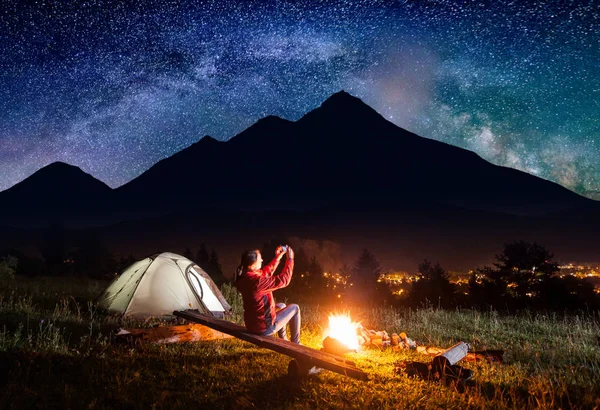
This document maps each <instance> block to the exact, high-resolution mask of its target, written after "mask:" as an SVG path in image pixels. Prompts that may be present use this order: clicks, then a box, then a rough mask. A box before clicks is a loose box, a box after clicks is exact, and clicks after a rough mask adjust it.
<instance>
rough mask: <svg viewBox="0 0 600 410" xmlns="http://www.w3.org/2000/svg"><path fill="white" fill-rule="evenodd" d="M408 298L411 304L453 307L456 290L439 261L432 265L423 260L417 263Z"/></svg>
mask: <svg viewBox="0 0 600 410" xmlns="http://www.w3.org/2000/svg"><path fill="white" fill-rule="evenodd" d="M408 300H409V302H410V304H411V305H412V306H423V305H432V306H435V307H439V308H444V309H448V308H453V307H454V306H455V305H456V290H455V287H454V285H453V284H452V283H450V276H449V275H448V273H447V272H446V271H445V270H444V268H442V266H441V265H440V264H439V263H436V264H435V265H433V264H432V263H431V262H429V261H428V260H424V261H423V262H422V263H421V264H420V265H419V272H418V273H417V275H416V280H415V282H413V284H412V286H411V288H410V291H409V294H408Z"/></svg>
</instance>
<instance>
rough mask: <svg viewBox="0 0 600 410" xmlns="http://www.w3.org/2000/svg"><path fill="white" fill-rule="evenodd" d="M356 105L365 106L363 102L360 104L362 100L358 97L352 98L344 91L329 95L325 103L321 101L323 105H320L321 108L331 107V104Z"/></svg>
mask: <svg viewBox="0 0 600 410" xmlns="http://www.w3.org/2000/svg"><path fill="white" fill-rule="evenodd" d="M356 103H361V104H363V105H366V104H365V103H364V102H362V100H361V99H360V98H358V97H355V96H353V95H352V94H350V93H348V92H346V91H344V90H340V91H338V92H337V93H334V94H331V96H330V97H329V98H327V99H326V100H325V101H323V104H321V107H324V106H326V105H331V104H336V105H338V104H346V105H347V104H356Z"/></svg>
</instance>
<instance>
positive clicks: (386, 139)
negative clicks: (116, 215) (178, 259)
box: [116, 91, 593, 214]
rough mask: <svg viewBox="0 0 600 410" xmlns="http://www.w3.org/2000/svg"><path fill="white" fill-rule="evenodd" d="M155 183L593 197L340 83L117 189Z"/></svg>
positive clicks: (230, 191)
mask: <svg viewBox="0 0 600 410" xmlns="http://www.w3.org/2000/svg"><path fill="white" fill-rule="evenodd" d="M157 186H169V187H170V188H171V189H173V190H174V191H180V190H185V191H186V192H187V193H186V196H187V198H189V199H190V200H194V201H196V200H197V201H199V203H202V204H204V205H207V206H208V205H210V206H219V207H221V206H225V207H227V208H228V209H300V210H307V209H314V208H315V207H323V206H361V207H364V206H367V207H368V206H369V205H370V204H372V203H373V202H381V201H388V202H395V203H406V202H410V203H414V202H418V203H425V202H426V203H431V202H435V203H440V204H451V205H454V206H458V207H463V208H466V209H481V210H491V211H499V212H507V213H517V214H544V213H548V212H555V211H559V210H564V209H574V208H578V207H581V206H592V205H591V204H592V203H593V201H591V200H588V199H586V198H584V197H581V196H579V195H577V194H576V193H574V192H572V191H569V190H568V189H566V188H564V187H562V186H560V185H558V184H555V183H553V182H550V181H546V180H543V179H541V178H538V177H535V176H532V175H529V174H527V173H524V172H521V171H517V170H514V169H510V168H505V167H500V166H496V165H493V164H491V163H489V162H487V161H485V160H483V159H482V158H481V157H479V156H478V155H476V154H475V153H473V152H471V151H467V150H464V149H462V148H458V147H454V146H451V145H448V144H445V143H442V142H439V141H434V140H430V139H427V138H422V137H419V136H418V135H416V134H413V133H411V132H409V131H406V130H404V129H402V128H400V127H397V126H396V125H394V124H392V123H391V122H389V121H387V120H386V119H385V118H383V117H382V116H381V115H380V114H378V113H377V112H376V111H375V110H373V109H372V108H371V107H369V106H368V105H366V104H365V103H363V102H362V101H361V100H360V99H358V98H356V97H353V96H351V95H350V94H348V93H346V92H344V91H341V92H338V93H336V94H334V95H332V96H331V97H330V98H328V99H327V100H326V101H324V102H323V104H321V106H320V107H318V108H316V109H315V110H313V111H311V112H309V113H307V114H306V115H304V116H303V117H302V118H300V119H299V120H298V121H296V122H291V121H287V120H284V119H281V118H279V117H275V116H270V117H266V118H263V119H261V120H259V121H258V122H257V123H255V124H254V125H252V126H251V127H249V128H248V129H246V130H245V131H243V132H241V133H240V134H238V135H237V136H235V137H233V138H231V139H230V140H229V141H227V142H219V141H217V140H215V139H213V138H210V137H208V136H206V137H204V138H202V139H201V140H200V141H199V142H197V143H196V144H194V145H192V146H190V147H188V148H186V149H184V150H182V151H181V152H178V153H177V154H175V155H173V156H172V157H169V158H166V159H164V160H162V161H160V162H159V163H157V164H156V165H155V166H153V167H152V168H150V169H149V170H148V171H146V172H145V173H143V174H142V175H140V176H139V177H138V178H136V179H134V180H133V181H131V182H129V183H128V184H125V185H123V186H122V187H120V188H118V189H117V190H116V191H117V193H118V196H119V199H120V200H121V201H123V202H128V203H131V204H133V205H132V206H137V205H135V204H136V201H137V199H138V198H139V196H140V195H142V194H143V193H147V192H151V190H153V189H154V187H157ZM181 205H182V207H181V208H182V209H185V208H186V207H187V206H188V204H181ZM151 206H152V207H154V208H155V209H157V210H164V211H170V210H173V209H174V208H177V205H176V204H174V203H173V201H172V199H170V198H169V196H168V195H165V196H163V197H162V198H153V201H152V204H151Z"/></svg>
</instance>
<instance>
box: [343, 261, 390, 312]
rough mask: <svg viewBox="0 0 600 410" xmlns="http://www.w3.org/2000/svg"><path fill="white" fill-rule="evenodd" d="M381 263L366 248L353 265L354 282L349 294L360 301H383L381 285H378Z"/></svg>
mask: <svg viewBox="0 0 600 410" xmlns="http://www.w3.org/2000/svg"><path fill="white" fill-rule="evenodd" d="M380 275H381V265H380V264H379V261H378V260H377V258H375V255H373V254H372V253H371V252H370V251H369V250H368V249H364V250H363V252H362V253H361V254H360V256H359V257H358V259H357V260H356V262H355V263H354V265H353V266H352V275H351V276H350V280H351V283H352V286H351V288H350V289H351V290H350V291H349V296H350V297H351V298H352V299H353V300H354V301H356V302H359V303H363V304H364V303H367V304H371V303H378V304H379V303H381V299H380V296H381V293H382V292H381V287H380V286H378V284H379V283H378V280H379V276H380Z"/></svg>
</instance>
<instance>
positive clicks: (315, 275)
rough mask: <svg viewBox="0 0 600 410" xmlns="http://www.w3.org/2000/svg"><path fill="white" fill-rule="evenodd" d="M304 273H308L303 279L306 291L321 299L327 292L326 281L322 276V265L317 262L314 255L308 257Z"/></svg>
mask: <svg viewBox="0 0 600 410" xmlns="http://www.w3.org/2000/svg"><path fill="white" fill-rule="evenodd" d="M306 274H307V275H308V276H307V277H306V280H305V281H304V283H305V286H306V291H307V292H310V294H311V295H312V297H313V298H316V299H317V300H323V298H324V297H325V296H326V295H327V293H328V288H327V281H326V279H325V277H324V276H323V266H322V265H321V264H320V263H319V261H318V260H317V257H316V256H313V257H312V258H310V263H309V264H308V268H307V269H306Z"/></svg>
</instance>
